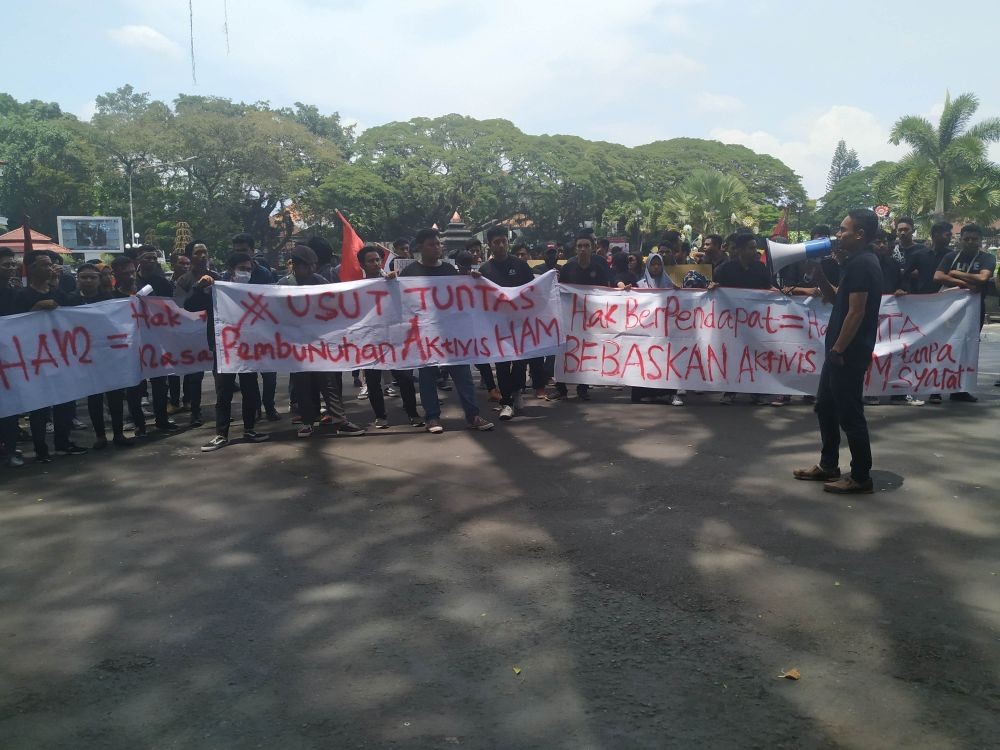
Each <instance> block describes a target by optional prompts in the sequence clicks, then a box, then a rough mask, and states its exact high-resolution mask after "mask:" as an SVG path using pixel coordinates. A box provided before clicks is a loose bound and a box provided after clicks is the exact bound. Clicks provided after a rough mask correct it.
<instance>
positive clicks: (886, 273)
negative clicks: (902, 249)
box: [875, 255, 903, 294]
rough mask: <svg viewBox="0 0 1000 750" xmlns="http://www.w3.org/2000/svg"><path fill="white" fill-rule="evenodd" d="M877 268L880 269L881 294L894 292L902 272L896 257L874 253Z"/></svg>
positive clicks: (897, 287)
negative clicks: (876, 259)
mask: <svg viewBox="0 0 1000 750" xmlns="http://www.w3.org/2000/svg"><path fill="white" fill-rule="evenodd" d="M875 257H876V258H878V265H879V268H881V269H882V294H894V293H895V291H896V290H897V289H899V285H900V281H901V279H902V276H903V272H902V271H901V270H900V268H899V264H898V263H897V262H896V259H895V258H893V257H892V256H891V255H876V256H875Z"/></svg>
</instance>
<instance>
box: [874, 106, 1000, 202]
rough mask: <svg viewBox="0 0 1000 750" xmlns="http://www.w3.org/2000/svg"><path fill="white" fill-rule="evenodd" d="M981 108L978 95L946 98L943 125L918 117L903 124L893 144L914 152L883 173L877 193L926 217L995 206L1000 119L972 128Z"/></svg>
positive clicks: (897, 126)
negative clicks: (993, 147) (994, 156)
mask: <svg viewBox="0 0 1000 750" xmlns="http://www.w3.org/2000/svg"><path fill="white" fill-rule="evenodd" d="M978 108H979V99H978V98H977V97H976V96H975V95H974V94H962V95H961V96H958V97H956V98H955V99H952V98H951V96H950V95H945V101H944V110H943V111H942V112H941V117H940V119H939V120H938V125H937V127H935V126H934V125H933V124H931V122H930V121H929V120H927V119H926V118H923V117H918V116H916V115H908V116H906V117H901V118H900V119H899V120H897V121H896V124H895V125H894V126H893V128H892V132H891V133H890V135H889V142H890V143H893V144H896V145H898V144H900V143H906V144H907V145H909V146H910V147H911V149H912V150H911V151H910V153H909V154H907V155H906V156H904V157H903V158H902V159H901V160H900V161H899V162H898V163H896V164H894V165H892V166H891V167H889V168H887V169H885V170H884V171H883V172H882V173H881V174H880V175H879V178H878V180H877V181H876V184H875V190H876V192H877V193H882V192H884V193H887V194H891V195H892V197H893V200H894V203H895V204H896V205H897V206H899V207H900V208H901V209H902V210H903V211H906V212H908V213H909V212H912V213H913V214H916V215H918V216H924V217H927V216H928V215H930V216H932V217H934V218H946V219H960V218H965V217H964V216H963V214H964V213H965V211H966V210H967V208H968V207H969V206H980V207H983V206H989V204H990V198H989V195H990V194H991V192H995V191H996V189H997V186H998V185H1000V181H998V179H997V175H998V171H1000V169H998V167H997V165H995V164H993V163H992V162H990V161H989V159H988V158H987V144H989V143H993V142H997V141H1000V118H997V117H992V118H989V119H987V120H983V121H982V122H980V123H978V124H976V125H972V126H971V127H970V126H969V122H970V121H971V120H972V117H973V115H975V113H976V110H977V109H978ZM987 215H994V216H995V215H996V211H995V210H994V211H993V212H992V213H991V212H987Z"/></svg>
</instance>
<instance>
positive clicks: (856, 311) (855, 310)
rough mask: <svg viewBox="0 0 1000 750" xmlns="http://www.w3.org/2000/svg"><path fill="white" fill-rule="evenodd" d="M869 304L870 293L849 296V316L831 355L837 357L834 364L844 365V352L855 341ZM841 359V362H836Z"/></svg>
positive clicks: (856, 293) (845, 319) (832, 348)
mask: <svg viewBox="0 0 1000 750" xmlns="http://www.w3.org/2000/svg"><path fill="white" fill-rule="evenodd" d="M867 303H868V292H851V293H850V294H849V295H847V315H846V316H845V317H844V324H843V325H842V326H841V328H840V335H839V336H837V340H836V341H835V342H833V346H832V347H831V348H830V354H832V355H834V356H835V361H834V364H842V363H843V355H844V351H845V350H846V349H847V347H849V346H850V345H851V342H852V341H854V336H855V335H856V334H857V332H858V329H859V328H860V327H861V321H862V320H864V318H865V305H866V304H867ZM837 358H839V359H840V361H839V362H838V361H836V359H837Z"/></svg>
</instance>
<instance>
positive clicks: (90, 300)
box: [63, 288, 115, 307]
mask: <svg viewBox="0 0 1000 750" xmlns="http://www.w3.org/2000/svg"><path fill="white" fill-rule="evenodd" d="M114 298H115V297H114V295H113V294H111V293H110V292H105V291H103V290H101V289H98V290H97V294H96V295H95V296H93V297H84V296H83V295H82V294H80V290H79V288H78V289H77V290H76V291H75V292H73V293H72V294H68V295H66V297H65V299H64V300H63V304H64V305H65V306H66V307H79V306H80V305H93V304H94V303H96V302H104V301H106V300H109V299H114Z"/></svg>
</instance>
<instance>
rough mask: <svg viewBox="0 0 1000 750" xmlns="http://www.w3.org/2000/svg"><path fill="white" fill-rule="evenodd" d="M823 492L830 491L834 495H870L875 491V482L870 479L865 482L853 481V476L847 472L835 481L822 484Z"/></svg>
mask: <svg viewBox="0 0 1000 750" xmlns="http://www.w3.org/2000/svg"><path fill="white" fill-rule="evenodd" d="M823 492H832V493H834V494H835V495H870V494H872V493H873V492H875V484H874V482H872V480H871V479H869V480H868V481H867V482H855V481H854V477H852V476H851V475H849V474H848V475H847V476H846V477H843V478H842V479H838V480H837V481H836V482H827V483H826V484H824V485H823Z"/></svg>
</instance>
